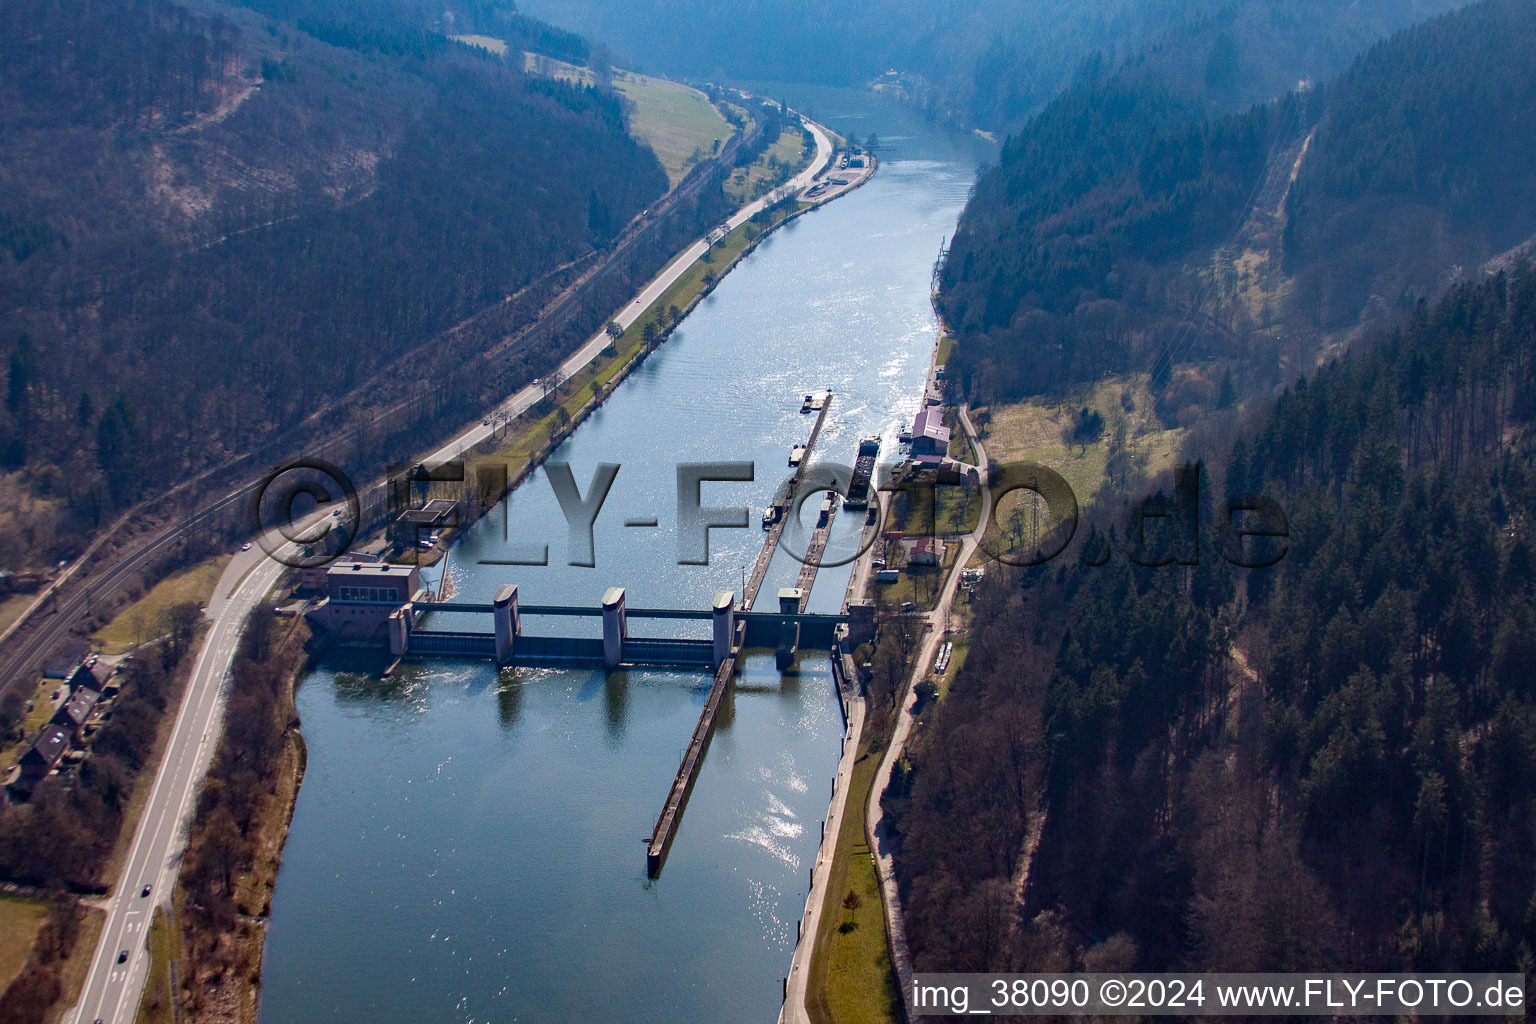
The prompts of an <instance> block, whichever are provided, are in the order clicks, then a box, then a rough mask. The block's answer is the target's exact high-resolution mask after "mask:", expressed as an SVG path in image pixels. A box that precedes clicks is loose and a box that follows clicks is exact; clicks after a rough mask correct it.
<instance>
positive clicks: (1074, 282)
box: [941, 0, 1536, 407]
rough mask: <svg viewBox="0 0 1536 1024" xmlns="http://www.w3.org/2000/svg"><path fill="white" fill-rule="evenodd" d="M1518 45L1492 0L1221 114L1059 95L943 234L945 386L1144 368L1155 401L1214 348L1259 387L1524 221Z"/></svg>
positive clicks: (1514, 1)
mask: <svg viewBox="0 0 1536 1024" xmlns="http://www.w3.org/2000/svg"><path fill="white" fill-rule="evenodd" d="M1533 53H1536V8H1532V7H1531V5H1530V4H1528V3H1522V2H1519V0H1494V2H1489V3H1482V4H1478V5H1475V6H1473V7H1470V8H1467V9H1464V10H1462V11H1458V12H1456V13H1453V14H1448V15H1445V16H1442V17H1440V18H1438V19H1435V20H1434V21H1432V22H1430V23H1428V24H1427V25H1425V26H1422V27H1420V28H1416V29H1412V30H1407V31H1404V32H1402V33H1399V34H1398V35H1396V36H1394V37H1393V38H1392V39H1390V40H1388V41H1386V42H1384V43H1381V44H1380V45H1378V46H1376V47H1375V48H1373V49H1372V50H1371V51H1370V52H1369V53H1368V54H1366V55H1364V56H1362V58H1361V59H1360V60H1359V61H1358V62H1357V63H1356V65H1355V66H1354V67H1353V68H1352V69H1351V70H1350V71H1349V73H1348V74H1346V75H1344V76H1343V77H1342V78H1340V79H1339V80H1338V81H1336V82H1334V83H1332V84H1328V85H1325V86H1323V87H1321V88H1319V89H1310V90H1307V91H1304V92H1300V93H1294V94H1291V95H1290V96H1288V97H1286V98H1284V99H1281V100H1277V101H1275V102H1273V103H1270V104H1266V105H1263V106H1260V107H1255V108H1253V109H1251V110H1249V111H1248V112H1247V113H1244V114H1238V115H1231V116H1228V117H1226V118H1223V119H1219V120H1214V121H1199V120H1198V119H1196V117H1195V114H1194V111H1193V109H1192V108H1191V107H1190V106H1189V105H1188V104H1185V103H1182V102H1180V101H1179V100H1178V99H1177V98H1175V97H1174V96H1173V95H1172V94H1171V93H1170V92H1169V91H1168V90H1167V89H1165V88H1164V87H1163V86H1161V85H1160V84H1156V83H1153V84H1148V82H1146V81H1142V80H1138V79H1137V78H1136V76H1135V75H1133V74H1130V73H1127V72H1122V73H1119V74H1116V75H1113V76H1110V78H1109V79H1108V80H1107V81H1103V82H1099V81H1095V82H1088V83H1084V84H1083V85H1080V86H1078V87H1076V88H1074V89H1073V90H1071V91H1069V92H1068V93H1066V94H1065V95H1063V96H1062V97H1061V98H1059V99H1058V100H1056V101H1055V102H1053V103H1052V104H1051V105H1050V106H1048V107H1047V108H1046V109H1045V111H1043V112H1042V113H1041V114H1040V115H1039V116H1038V117H1036V118H1035V119H1034V120H1032V121H1031V122H1030V123H1029V125H1028V126H1026V127H1025V128H1024V129H1023V130H1022V131H1021V132H1020V133H1019V134H1018V135H1017V136H1014V137H1013V138H1011V139H1010V140H1009V142H1008V144H1007V145H1006V146H1005V147H1004V150H1003V153H1002V156H1001V159H1000V162H999V166H998V167H996V168H995V169H993V170H991V171H989V172H987V173H986V174H984V175H983V177H982V179H981V181H980V182H979V183H978V185H977V188H976V192H975V196H974V198H973V200H972V201H971V203H970V204H969V206H968V207H967V209H966V212H965V214H964V216H963V218H962V220H961V224H960V226H959V228H958V229H957V231H956V235H955V238H954V240H953V243H952V245H951V248H950V254H949V258H948V260H947V261H946V263H945V266H944V271H943V278H942V296H941V306H942V309H943V311H944V313H945V315H946V317H947V319H948V320H949V321H950V323H951V324H952V326H954V327H955V328H956V329H957V330H958V331H959V333H960V334H961V345H960V347H959V350H958V354H957V358H956V361H955V363H954V364H952V367H951V369H952V370H953V371H954V372H953V373H952V374H951V377H952V379H956V380H958V381H960V382H961V383H962V385H963V388H964V390H965V393H966V394H968V395H969V396H970V397H971V398H972V399H973V400H975V401H990V400H1005V401H1006V400H1015V399H1018V398H1020V397H1022V396H1024V395H1030V394H1042V393H1054V392H1060V391H1061V390H1063V389H1067V388H1071V387H1073V386H1077V385H1081V384H1083V383H1085V382H1087V381H1090V380H1093V379H1096V378H1097V377H1099V376H1100V375H1102V374H1104V373H1113V372H1123V371H1127V370H1150V371H1151V372H1152V374H1153V387H1154V390H1155V391H1158V392H1159V395H1160V398H1162V397H1163V394H1162V392H1163V389H1164V387H1165V386H1166V385H1167V384H1168V382H1169V381H1170V380H1172V379H1173V378H1174V376H1175V372H1176V370H1177V368H1178V364H1179V362H1180V361H1185V362H1189V363H1204V364H1209V363H1210V361H1211V360H1214V359H1225V360H1229V361H1231V362H1232V365H1233V367H1234V368H1235V370H1236V372H1238V373H1240V374H1243V375H1245V376H1249V377H1256V378H1260V379H1257V380H1255V381H1252V382H1251V383H1254V384H1257V385H1260V386H1262V385H1266V384H1268V383H1271V382H1273V381H1274V380H1277V379H1278V377H1277V374H1278V372H1279V370H1280V368H1281V366H1282V364H1283V362H1284V360H1285V359H1286V358H1288V359H1289V360H1290V361H1291V364H1292V365H1293V366H1297V367H1298V368H1300V367H1305V366H1307V365H1310V361H1311V359H1312V358H1313V357H1314V356H1315V353H1316V351H1317V350H1318V349H1319V348H1320V347H1321V346H1322V345H1323V344H1324V341H1325V335H1327V334H1328V333H1329V332H1332V331H1337V330H1340V329H1342V328H1347V327H1349V326H1351V325H1352V324H1354V323H1355V322H1356V321H1357V320H1358V319H1359V318H1361V317H1362V316H1372V315H1380V314H1384V313H1390V312H1392V311H1394V310H1397V311H1401V310H1406V309H1411V308H1412V305H1413V302H1414V301H1415V300H1416V299H1417V298H1418V297H1420V296H1426V295H1434V294H1437V293H1438V292H1439V291H1441V290H1442V289H1443V288H1444V286H1445V285H1446V284H1447V283H1448V281H1449V280H1450V279H1452V277H1453V276H1454V274H1455V273H1458V272H1461V271H1464V270H1466V269H1470V268H1475V267H1476V266H1477V265H1478V264H1480V263H1481V262H1482V261H1483V260H1486V259H1487V258H1489V257H1490V256H1492V255H1494V254H1495V253H1497V252H1499V251H1501V250H1502V249H1504V248H1507V247H1509V246H1511V245H1513V244H1515V243H1516V242H1519V241H1521V240H1524V239H1525V238H1527V237H1529V236H1530V235H1531V234H1532V232H1536V198H1533V196H1536V190H1533V189H1532V187H1531V186H1532V184H1533V176H1536V159H1533V156H1536V152H1533V147H1536V134H1533V133H1532V131H1531V130H1530V127H1529V124H1528V123H1526V122H1528V121H1529V117H1530V111H1531V110H1532V109H1533V108H1536V93H1533V88H1536V87H1533V85H1532V83H1531V81H1530V77H1529V76H1528V75H1526V74H1525V68H1526V67H1528V66H1529V65H1530V63H1531V57H1532V55H1533ZM1314 128H1316V133H1315V135H1312V134H1311V133H1312V130H1313V129H1314ZM1309 135H1310V136H1311V137H1310V141H1309V143H1308V144H1307V145H1306V147H1305V149H1303V143H1304V142H1307V140H1308V137H1309ZM1298 164H1299V168H1300V172H1299V174H1300V176H1299V179H1298V180H1297V181H1296V183H1295V186H1294V188H1293V189H1292V190H1291V191H1290V193H1289V195H1288V196H1287V190H1286V185H1287V183H1288V181H1289V178H1290V175H1291V173H1292V172H1293V170H1295V168H1296V167H1297V166H1298ZM1282 200H1284V205H1283V206H1282V205H1281V204H1282ZM1250 221H1256V222H1262V225H1261V226H1268V227H1270V228H1272V229H1273V228H1275V226H1276V225H1278V226H1279V227H1278V229H1277V230H1272V231H1271V234H1270V235H1268V236H1265V235H1263V233H1262V232H1257V231H1249V232H1247V233H1245V232H1244V227H1245V224H1249V223H1250ZM1250 226H1251V225H1250ZM1213 254H1214V255H1215V257H1216V260H1215V262H1216V263H1217V264H1218V265H1219V266H1218V268H1216V269H1214V270H1213V267H1212V263H1213ZM1245 254H1248V255H1250V256H1251V259H1249V260H1248V261H1246V262H1244V263H1243V265H1242V266H1238V263H1239V262H1240V260H1239V258H1240V257H1243V256H1244V255H1245ZM1272 257H1274V258H1273V259H1272ZM1268 262H1272V263H1273V264H1274V267H1273V268H1272V269H1270V270H1267V271H1266V270H1264V269H1263V267H1264V265H1265V264H1266V263H1268ZM1256 266H1257V267H1259V268H1260V269H1259V270H1257V271H1256V270H1255V269H1254V268H1255V267H1256ZM1282 268H1283V271H1282ZM1260 274H1264V275H1267V276H1264V278H1263V279H1262V280H1257V277H1258V276H1259V275H1260ZM1281 335H1284V336H1285V338H1286V348H1285V350H1284V351H1281V350H1280V349H1279V348H1278V347H1277V346H1278V339H1279V338H1280V336H1281ZM1166 404H1167V405H1169V406H1170V407H1176V406H1177V405H1178V403H1177V402H1172V401H1169V402H1167V403H1166Z"/></svg>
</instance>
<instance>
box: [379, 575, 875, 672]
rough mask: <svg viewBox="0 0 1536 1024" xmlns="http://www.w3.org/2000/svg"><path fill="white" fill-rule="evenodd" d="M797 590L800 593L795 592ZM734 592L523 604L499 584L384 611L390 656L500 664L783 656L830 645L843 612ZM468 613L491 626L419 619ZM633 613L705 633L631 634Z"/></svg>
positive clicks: (617, 592) (693, 662) (675, 663)
mask: <svg viewBox="0 0 1536 1024" xmlns="http://www.w3.org/2000/svg"><path fill="white" fill-rule="evenodd" d="M797 597H798V595H797ZM735 598H736V595H735V594H734V593H731V592H729V591H726V592H723V593H721V594H717V595H716V597H715V600H714V603H713V606H712V607H710V608H702V609H690V608H629V607H627V606H626V603H625V599H624V589H623V588H622V587H611V588H609V590H608V591H607V593H605V594H604V595H603V601H602V604H601V605H600V606H598V607H581V606H579V605H549V604H527V605H524V604H520V603H519V601H518V594H517V587H515V586H504V587H502V588H501V589H500V590H498V591H497V592H496V597H495V600H493V601H492V603H490V604H476V603H472V602H465V601H444V602H424V603H420V604H412V605H406V606H403V607H401V608H399V609H398V610H397V611H395V612H394V613H393V614H391V615H390V617H389V625H388V638H389V651H390V654H391V655H392V656H393V657H396V658H402V657H408V656H411V655H418V656H423V657H458V658H485V659H487V660H490V661H494V662H496V663H497V664H498V665H516V664H522V665H569V666H593V667H598V666H600V667H603V668H606V669H610V670H611V669H616V668H619V667H621V666H624V665H643V666H657V667H675V668H694V669H708V670H712V669H717V668H719V667H720V665H721V664H722V663H723V662H724V661H725V660H726V658H727V657H729V656H730V654H731V653H732V652H733V651H739V650H740V649H741V648H743V647H772V648H776V649H777V650H778V651H779V652H780V654H781V661H782V660H785V659H784V658H783V657H782V656H785V655H787V660H789V661H793V659H794V655H795V654H796V653H797V652H798V650H799V649H800V648H802V647H806V648H810V649H812V650H817V649H819V650H830V649H831V648H832V647H833V645H834V644H836V643H837V640H838V627H839V626H842V625H844V624H845V623H847V622H848V616H846V615H821V614H807V613H802V612H799V611H798V610H792V609H797V608H798V601H796V602H795V603H794V604H793V605H791V604H790V603H789V602H788V601H787V594H786V596H785V598H781V602H780V609H779V610H778V611H776V612H752V611H741V610H739V609H738V608H737V607H736V603H735ZM439 613H441V614H447V613H470V614H475V615H479V616H483V617H484V619H487V620H489V621H488V622H486V625H487V626H489V627H490V628H489V629H488V630H484V631H481V630H457V629H436V628H432V627H431V626H430V625H418V620H420V619H421V618H422V617H423V616H426V615H428V614H433V615H435V614H439ZM524 616H532V617H545V616H550V617H576V618H587V619H595V618H601V619H602V624H603V635H602V636H601V637H594V636H564V635H533V634H529V633H525V632H524V631H523V618H524ZM632 619H672V620H679V619H681V620H691V621H695V622H708V623H710V634H711V635H710V637H709V638H708V639H703V638H699V639H688V638H671V637H645V636H633V635H631V633H630V629H629V626H630V620H632Z"/></svg>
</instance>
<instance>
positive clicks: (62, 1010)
mask: <svg viewBox="0 0 1536 1024" xmlns="http://www.w3.org/2000/svg"><path fill="white" fill-rule="evenodd" d="M106 923H107V915H106V913H105V912H103V911H100V910H87V911H86V912H85V920H84V921H82V922H81V924H80V934H79V935H78V936H77V937H76V938H75V948H74V949H72V950H70V952H69V959H68V960H67V961H65V963H64V970H63V972H62V973H63V978H62V981H63V989H64V994H63V995H62V996H60V997H59V1000H58V1002H56V1003H54V1004H53V1009H52V1010H49V1011H48V1020H47V1024H59V1022H60V1021H62V1020H63V1019H64V1016H65V1014H67V1013H69V1011H70V1010H72V1009H74V1004H75V1000H76V999H78V998H79V997H80V989H81V988H82V987H83V986H84V985H85V975H86V972H87V971H89V970H90V967H91V957H93V956H94V955H95V954H96V940H98V939H100V938H101V929H102V926H103V925H105V924H106Z"/></svg>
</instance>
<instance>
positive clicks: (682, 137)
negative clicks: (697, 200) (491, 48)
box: [523, 53, 733, 185]
mask: <svg viewBox="0 0 1536 1024" xmlns="http://www.w3.org/2000/svg"><path fill="white" fill-rule="evenodd" d="M523 59H524V67H526V68H527V70H528V71H530V72H531V73H533V74H537V75H544V76H545V77H548V78H559V79H562V80H564V81H567V82H580V83H582V84H583V85H591V84H592V72H591V71H589V70H588V69H586V68H583V67H577V66H576V65H575V64H567V63H566V62H564V61H560V60H555V59H554V58H552V57H544V56H541V55H538V54H532V53H528V54H524V55H523ZM613 87H614V88H615V89H617V90H618V92H619V93H620V94H621V95H622V96H623V97H624V98H625V99H626V100H628V101H629V102H630V103H631V104H632V106H631V109H630V113H629V133H630V134H631V135H633V136H634V137H635V138H636V139H638V140H639V141H640V142H643V143H644V144H645V145H647V146H649V147H650V148H651V151H652V152H654V153H655V154H656V159H658V160H660V161H661V166H662V167H664V168H666V171H667V180H668V181H669V182H670V183H671V184H673V185H676V184H677V183H678V182H680V181H682V180H683V177H684V176H685V175H686V174H687V173H688V169H689V168H691V167H692V166H693V165H694V164H695V163H697V162H698V161H699V160H700V159H701V158H703V157H707V156H710V155H711V154H712V153H713V152H714V149H715V142H716V140H718V141H719V143H720V145H722V146H723V145H725V140H726V139H729V138H730V137H731V132H732V130H733V129H732V128H731V126H730V124H729V123H728V122H727V121H726V119H725V118H724V117H722V116H721V115H720V111H718V110H716V109H715V107H714V105H713V104H712V103H710V102H709V97H707V96H705V95H704V94H703V93H701V92H699V90H697V89H692V88H689V87H688V86H686V85H683V84H681V83H679V82H672V81H668V80H667V79H665V78H652V77H650V76H649V75H635V74H630V73H629V72H628V71H619V70H617V69H615V70H614V73H613Z"/></svg>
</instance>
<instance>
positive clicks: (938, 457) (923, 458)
mask: <svg viewBox="0 0 1536 1024" xmlns="http://www.w3.org/2000/svg"><path fill="white" fill-rule="evenodd" d="M948 454H949V428H948V427H946V426H945V425H944V410H943V409H941V408H939V407H938V406H924V407H923V409H922V410H921V411H920V412H919V413H918V414H917V418H916V419H914V420H913V421H912V461H913V462H933V463H937V462H941V461H943V459H944V457H945V456H946V455H948Z"/></svg>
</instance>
